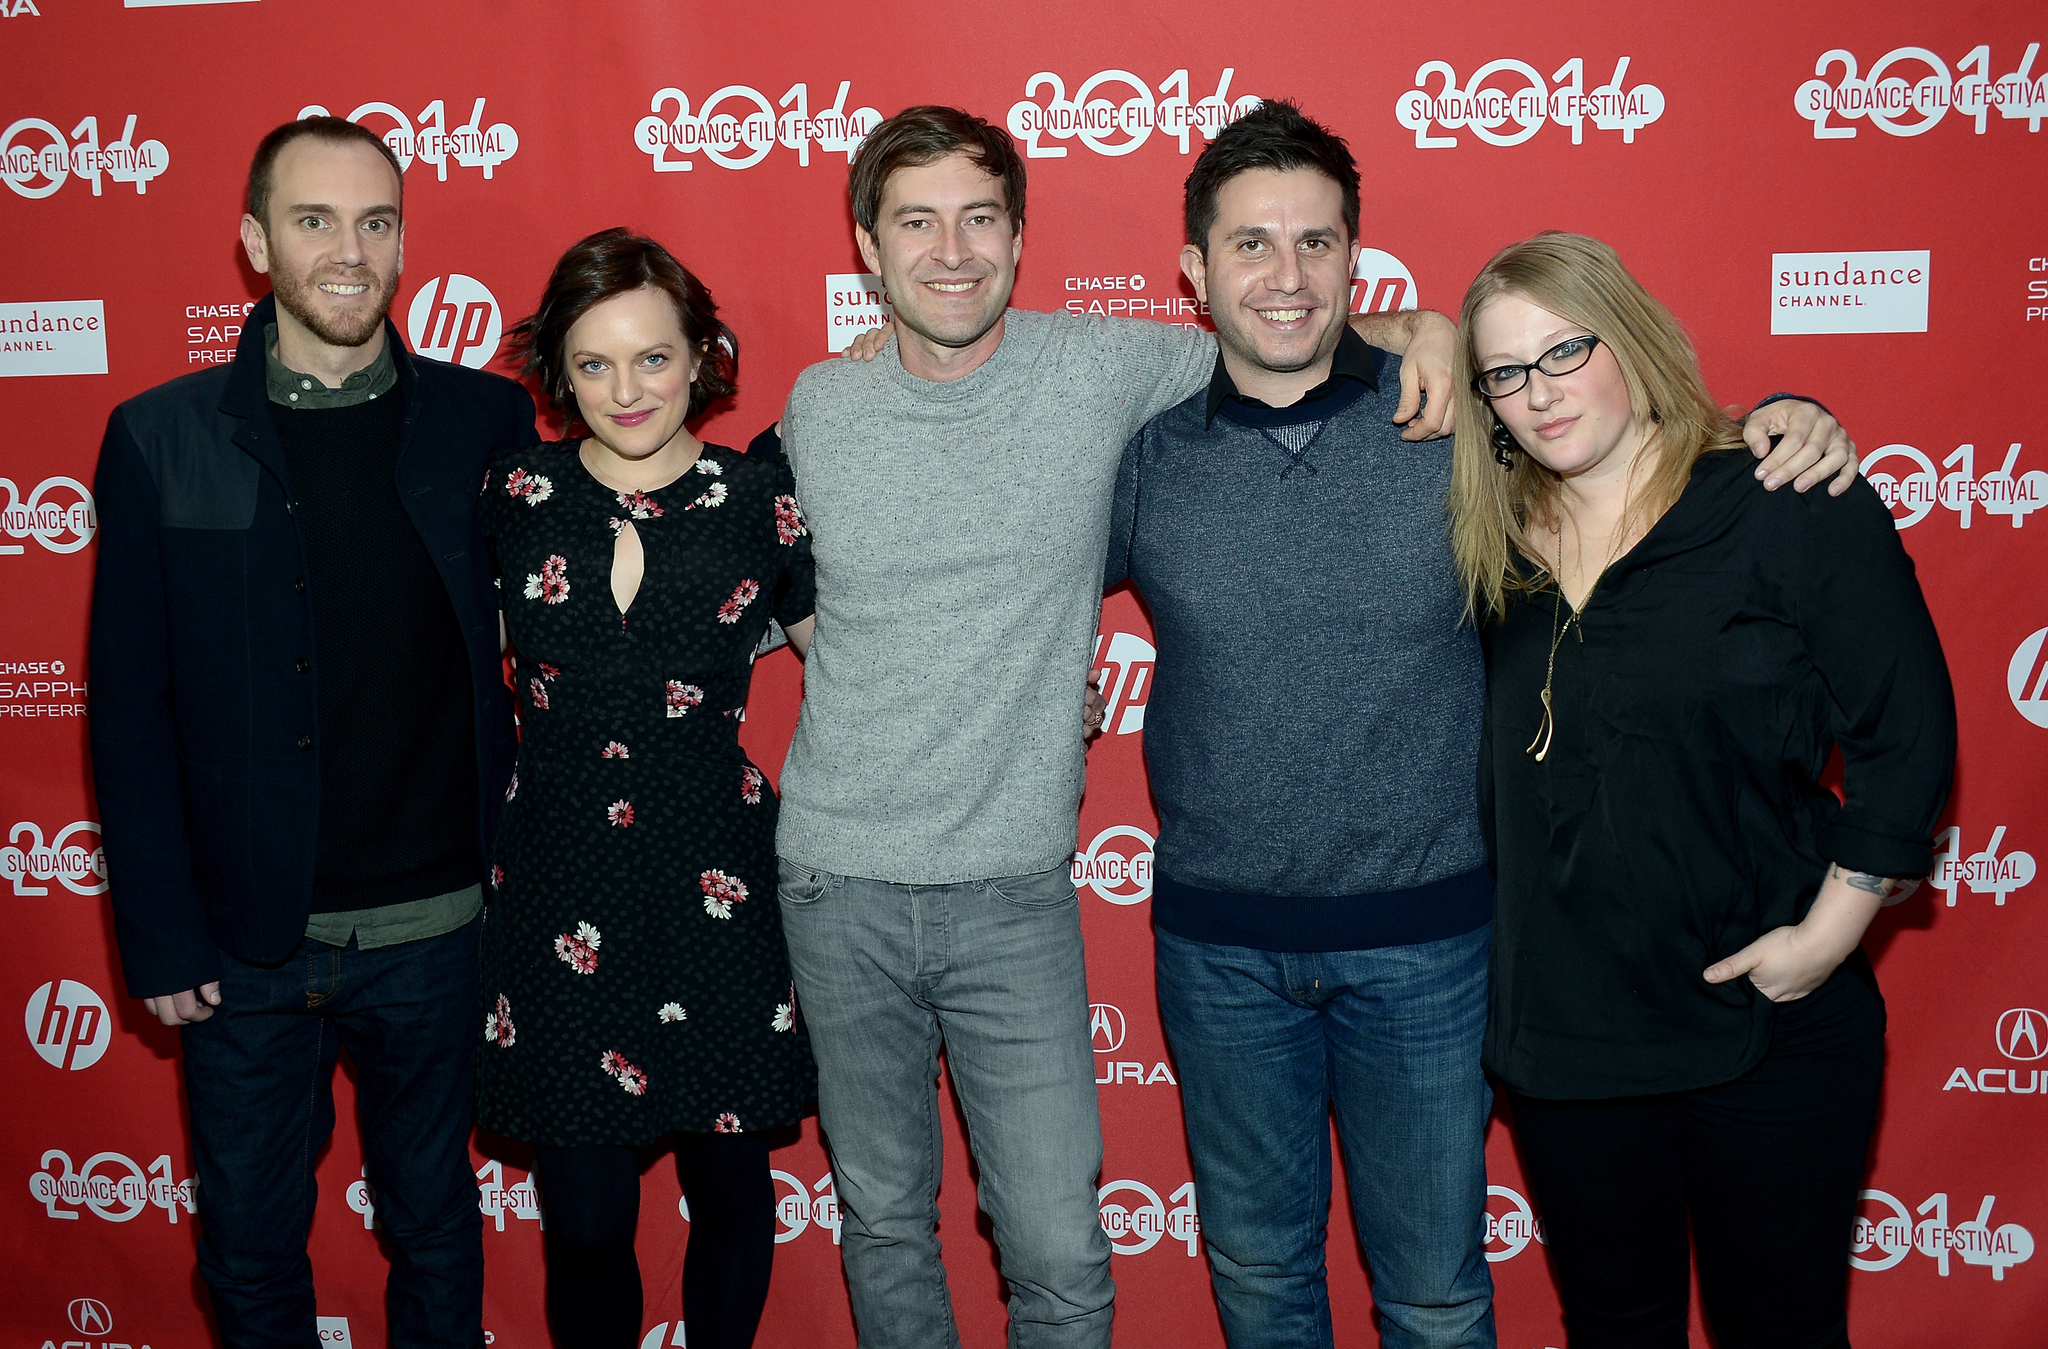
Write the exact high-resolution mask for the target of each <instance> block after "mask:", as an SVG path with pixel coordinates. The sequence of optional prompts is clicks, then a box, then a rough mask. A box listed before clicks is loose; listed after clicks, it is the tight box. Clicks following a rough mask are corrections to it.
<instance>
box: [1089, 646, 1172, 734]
mask: <svg viewBox="0 0 2048 1349" xmlns="http://www.w3.org/2000/svg"><path fill="white" fill-rule="evenodd" d="M1158 663H1159V652H1158V650H1157V648H1155V647H1154V646H1153V645H1152V643H1150V642H1148V641H1146V640H1145V639H1144V638H1143V637H1140V636H1138V635H1137V634H1136V633H1130V632H1118V633H1112V634H1111V635H1110V638H1109V650H1108V651H1107V652H1106V653H1105V652H1104V651H1103V649H1102V634H1101V633H1099V632H1098V633H1096V634H1095V668H1094V670H1093V671H1092V672H1091V674H1090V676H1089V677H1090V678H1091V679H1092V678H1094V677H1095V676H1096V675H1100V676H1102V679H1101V687H1102V696H1103V699H1104V700H1105V701H1107V702H1108V704H1109V708H1108V710H1107V711H1105V712H1104V713H1103V714H1102V729H1103V730H1105V731H1107V730H1109V729H1111V728H1112V727H1114V728H1115V730H1116V733H1117V734H1118V735H1130V734H1132V733H1134V732H1137V731H1142V730H1144V729H1145V704H1146V703H1148V702H1150V701H1151V700H1152V671H1153V670H1154V669H1155V668H1156V667H1157V665H1158Z"/></svg>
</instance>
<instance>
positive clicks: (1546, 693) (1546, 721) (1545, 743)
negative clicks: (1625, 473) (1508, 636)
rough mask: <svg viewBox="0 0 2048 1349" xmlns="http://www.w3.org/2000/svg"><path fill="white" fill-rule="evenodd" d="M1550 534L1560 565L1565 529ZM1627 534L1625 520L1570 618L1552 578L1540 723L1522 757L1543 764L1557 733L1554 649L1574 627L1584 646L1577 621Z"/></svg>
mask: <svg viewBox="0 0 2048 1349" xmlns="http://www.w3.org/2000/svg"><path fill="white" fill-rule="evenodd" d="M1551 534H1552V536H1553V537H1555V538H1556V540H1557V542H1556V543H1555V544H1554V545H1553V546H1552V551H1553V553H1554V554H1555V555H1556V556H1557V558H1558V560H1559V561H1560V562H1562V561H1563V558H1564V529H1563V527H1562V526H1561V525H1560V526H1557V527H1555V528H1553V529H1552V530H1551ZM1572 534H1573V537H1575V538H1576V537H1577V536H1578V526H1577V524H1576V523H1574V525H1573V526H1572ZM1628 534H1629V531H1628V522H1627V520H1626V519H1624V520H1622V521H1621V522H1619V523H1618V524H1617V525H1616V526H1615V537H1614V542H1613V543H1612V544H1610V545H1609V546H1608V549H1607V560H1606V561H1605V562H1603V563H1601V564H1600V570H1599V571H1597V572H1595V573H1594V574H1593V584H1591V585H1589V586H1587V587H1586V598H1584V599H1583V600H1580V601H1579V602H1578V603H1577V604H1576V605H1574V606H1573V607H1572V616H1571V617H1570V618H1565V617H1564V578H1563V576H1562V575H1561V574H1560V575H1558V576H1555V577H1553V578H1552V579H1553V580H1555V581H1556V583H1557V602H1556V603H1555V604H1553V605H1552V606H1551V610H1550V658H1549V660H1547V661H1546V662H1545V663H1544V667H1543V692H1542V693H1541V694H1539V695H1538V697H1539V698H1540V699H1541V700H1542V703H1543V721H1542V722H1541V723H1540V724H1539V725H1538V726H1537V728H1536V738H1535V739H1533V740H1531V741H1530V742H1529V747H1528V748H1527V749H1525V750H1523V751H1522V753H1524V754H1533V755H1535V756H1536V762H1537V763H1542V762H1543V757H1544V756H1545V755H1547V754H1549V753H1550V740H1551V737H1552V736H1553V735H1555V734H1556V733H1557V716H1556V713H1555V709H1554V708H1553V707H1552V705H1551V701H1550V693H1551V688H1552V685H1553V682H1554V681H1555V680H1556V678H1557V648H1558V647H1559V646H1561V645H1563V643H1564V635H1565V634H1566V633H1567V632H1570V631H1571V630H1572V627H1573V625H1574V624H1576V625H1577V626H1578V629H1579V642H1580V644H1581V645H1584V643H1585V640H1586V625H1585V624H1584V623H1583V622H1581V621H1580V615H1582V614H1584V613H1585V612H1586V606H1587V605H1589V604H1591V603H1592V602H1593V592H1594V591H1596V590H1598V589H1599V588H1600V579H1601V578H1602V577H1604V576H1605V575H1607V569H1608V568H1609V567H1611V566H1613V565H1614V559H1615V558H1617V557H1619V556H1620V555H1621V545H1622V544H1623V543H1625V542H1627V540H1628ZM1582 556H1583V555H1582Z"/></svg>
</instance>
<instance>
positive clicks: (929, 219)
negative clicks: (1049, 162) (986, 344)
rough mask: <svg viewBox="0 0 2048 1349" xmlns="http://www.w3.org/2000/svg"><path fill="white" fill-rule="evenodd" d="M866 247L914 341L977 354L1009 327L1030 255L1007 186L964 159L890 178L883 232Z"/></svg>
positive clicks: (863, 240)
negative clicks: (1001, 326)
mask: <svg viewBox="0 0 2048 1349" xmlns="http://www.w3.org/2000/svg"><path fill="white" fill-rule="evenodd" d="M857 238H858V240H859V242H860V251H861V256H862V258H864V259H865V260H866V262H867V265H868V267H869V268H870V269H872V270H873V271H875V272H877V273H879V274H880V275H881V278H882V284H883V286H884V287H885V288H886V289H887V290H888V293H889V301H890V303H891V305H893V306H894V308H895V310H896V322H898V323H899V324H901V325H902V326H903V327H904V328H905V329H908V330H909V331H908V333H906V334H905V336H906V337H907V336H909V335H910V334H915V335H916V336H917V337H919V338H922V339H924V340H925V341H927V342H929V343H931V344H933V345H935V346H939V347H952V348H959V347H968V346H972V345H973V344H974V343H975V342H977V341H980V340H981V339H982V338H983V337H984V336H986V335H987V334H988V333H989V331H990V330H991V329H993V328H994V327H995V326H996V324H997V323H998V322H1000V321H1001V319H1002V317H1003V310H1004V308H1005V307H1007V306H1008V305H1009V303H1010V290H1011V287H1012V286H1014V285H1015V284H1016V281H1017V259H1018V258H1019V257H1020V256H1022V254H1023V251H1024V239H1023V236H1022V235H1021V234H1019V233H1018V231H1017V229H1016V227H1015V225H1014V224H1013V223H1012V221H1011V219H1010V209H1009V204H1008V203H1007V202H1006V201H1005V200H1004V199H1003V183H1002V180H1001V179H1000V178H997V177H995V176H994V175H992V174H989V173H986V172H984V171H983V170H981V169H980V168H978V167H977V166H976V165H975V164H974V162H973V161H972V160H970V159H969V158H968V157H967V156H966V155H964V154H957V153H956V154H949V155H946V156H944V157H943V158H940V159H936V160H934V161H932V162H931V163H929V164H919V165H913V166H911V167H908V168H903V169H898V170H897V171H896V172H894V173H892V174H890V175H889V181H888V182H887V183H886V184H885V185H884V186H883V189H882V203H881V210H880V211H878V212H877V213H876V218H875V232H874V233H873V234H872V235H870V234H869V233H868V232H867V231H865V230H859V231H857Z"/></svg>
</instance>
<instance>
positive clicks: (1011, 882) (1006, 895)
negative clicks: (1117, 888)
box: [982, 867, 1081, 909]
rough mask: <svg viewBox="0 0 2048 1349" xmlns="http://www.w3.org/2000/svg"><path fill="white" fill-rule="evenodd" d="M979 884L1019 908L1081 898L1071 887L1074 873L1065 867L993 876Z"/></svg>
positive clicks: (1053, 906)
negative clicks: (1017, 874) (1027, 873)
mask: <svg viewBox="0 0 2048 1349" xmlns="http://www.w3.org/2000/svg"><path fill="white" fill-rule="evenodd" d="M982 884H983V885H985V886H987V887H988V892H989V893H990V894H992V895H994V896H995V897H996V898H997V899H1000V900H1002V901H1003V902H1004V903H1005V904H1010V905H1014V906H1015V907H1017V908H1020V909H1057V908H1060V907H1062V906H1064V905H1068V904H1079V903H1080V902H1081V896H1080V893H1079V892H1078V891H1076V890H1075V889H1074V873H1073V871H1072V870H1071V869H1070V868H1067V867H1054V868H1053V869H1052V870H1050V871H1036V872H1033V873H1032V874H1030V875H1029V876H995V877H991V878H989V879H988V880H985V881H983V882H982Z"/></svg>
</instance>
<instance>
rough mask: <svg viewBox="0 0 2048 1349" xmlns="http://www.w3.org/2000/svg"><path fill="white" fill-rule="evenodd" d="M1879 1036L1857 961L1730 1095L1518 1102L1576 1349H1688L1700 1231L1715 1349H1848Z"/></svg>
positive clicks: (1872, 998) (1786, 1017) (1712, 1091)
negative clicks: (1853, 1254)
mask: <svg viewBox="0 0 2048 1349" xmlns="http://www.w3.org/2000/svg"><path fill="white" fill-rule="evenodd" d="M1884 1024H1885V1014H1884V999H1883V998H1882V997H1880V996H1879V995H1878V992H1877V984H1876V981H1875V980H1874V979H1873V978H1872V977H1871V975H1870V967H1869V965H1868V963H1867V962H1865V961H1863V960H1862V958H1861V956H1860V954H1857V955H1852V956H1851V957H1850V963H1849V964H1848V965H1845V966H1844V967H1843V968H1842V969H1841V970H1839V971H1837V972H1836V974H1835V976H1834V977H1833V978H1832V979H1831V980H1829V981H1828V982H1827V983H1826V984H1823V985H1822V986H1821V987H1820V988H1819V989H1817V990H1815V991H1814V992H1813V993H1812V994H1811V995H1810V996H1808V997H1806V998H1803V999H1800V1000H1799V1001H1797V1002H1788V1003H1782V1004H1780V1005H1779V1007H1778V1009H1777V1014H1776V1023H1775V1025H1774V1027H1773V1030H1772V1036H1771V1047H1770V1050H1769V1051H1768V1052H1767V1053H1766V1054H1765V1056H1764V1059H1763V1062H1761V1063H1759V1064H1758V1065H1757V1066H1756V1067H1755V1068H1753V1069H1751V1070H1750V1071H1749V1072H1747V1073H1745V1074H1743V1075H1742V1076H1741V1077H1739V1078H1736V1079H1735V1080H1734V1081H1733V1082H1727V1083H1723V1084H1722V1085H1720V1086H1716V1087H1706V1088H1703V1089H1701V1090H1698V1091H1689V1092H1683V1093H1679V1094H1677V1095H1671V1096H1650V1097H1634V1098H1629V1099H1626V1100H1615V1101H1538V1100H1532V1099H1530V1098H1529V1097H1526V1096H1522V1095H1520V1094H1518V1093H1515V1092H1510V1093H1509V1094H1508V1099H1509V1101H1510V1103H1511V1104H1512V1107H1513V1111H1514V1120H1515V1135H1516V1138H1517V1140H1518V1141H1519V1143H1520V1144H1521V1150H1522V1162H1523V1165H1524V1167H1525V1168H1526V1170H1527V1173H1528V1178H1529V1186H1530V1189H1531V1191H1532V1192H1533V1194H1534V1197H1535V1200H1536V1207H1537V1209H1538V1211H1539V1212H1540V1213H1541V1214H1542V1217H1543V1224H1544V1227H1545V1228H1546V1229H1547V1230H1546V1236H1547V1238H1548V1241H1549V1250H1550V1260H1551V1265H1552V1268H1553V1269H1554V1270H1555V1271H1556V1273H1557V1282H1558V1288H1559V1291H1560V1292H1561V1293H1562V1294H1563V1298H1564V1323H1565V1331H1566V1334H1567V1336H1568V1338H1569V1340H1570V1343H1571V1349H1622V1347H1623V1346H1626V1347H1627V1349H1685V1344H1686V1329H1685V1326H1686V1311H1687V1302H1688V1299H1689V1296H1690V1292H1691V1255H1692V1252H1691V1249H1690V1248H1689V1244H1688V1242H1687V1239H1686V1228H1687V1222H1688V1219H1689V1220H1690V1223H1691V1229H1692V1237H1693V1241H1692V1243H1691V1244H1692V1245H1694V1246H1696V1247H1697V1250H1698V1256H1699V1271H1700V1298H1701V1301H1702V1302H1703V1303H1704V1304H1705V1311H1706V1315H1707V1322H1708V1324H1709V1325H1711V1326H1712V1327H1713V1330H1714V1335H1715V1337H1716V1339H1717V1340H1718V1342H1719V1343H1720V1345H1721V1349H1765V1346H1770V1347H1771V1349H1846V1346H1847V1345H1848V1343H1849V1323H1848V1294H1849V1242H1850V1228H1851V1225H1852V1223H1853V1222H1854V1220H1855V1211H1856V1193H1857V1190H1858V1189H1859V1188H1860V1186H1861V1185H1862V1182H1863V1165H1864V1154H1865V1152H1866V1150H1867V1149H1868V1148H1869V1146H1870V1131H1871V1128H1872V1126H1873V1124H1874V1123H1875V1121H1876V1118H1877V1095H1878V1087H1879V1085H1880V1083H1881V1082H1882V1080H1883V1077H1884Z"/></svg>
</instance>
